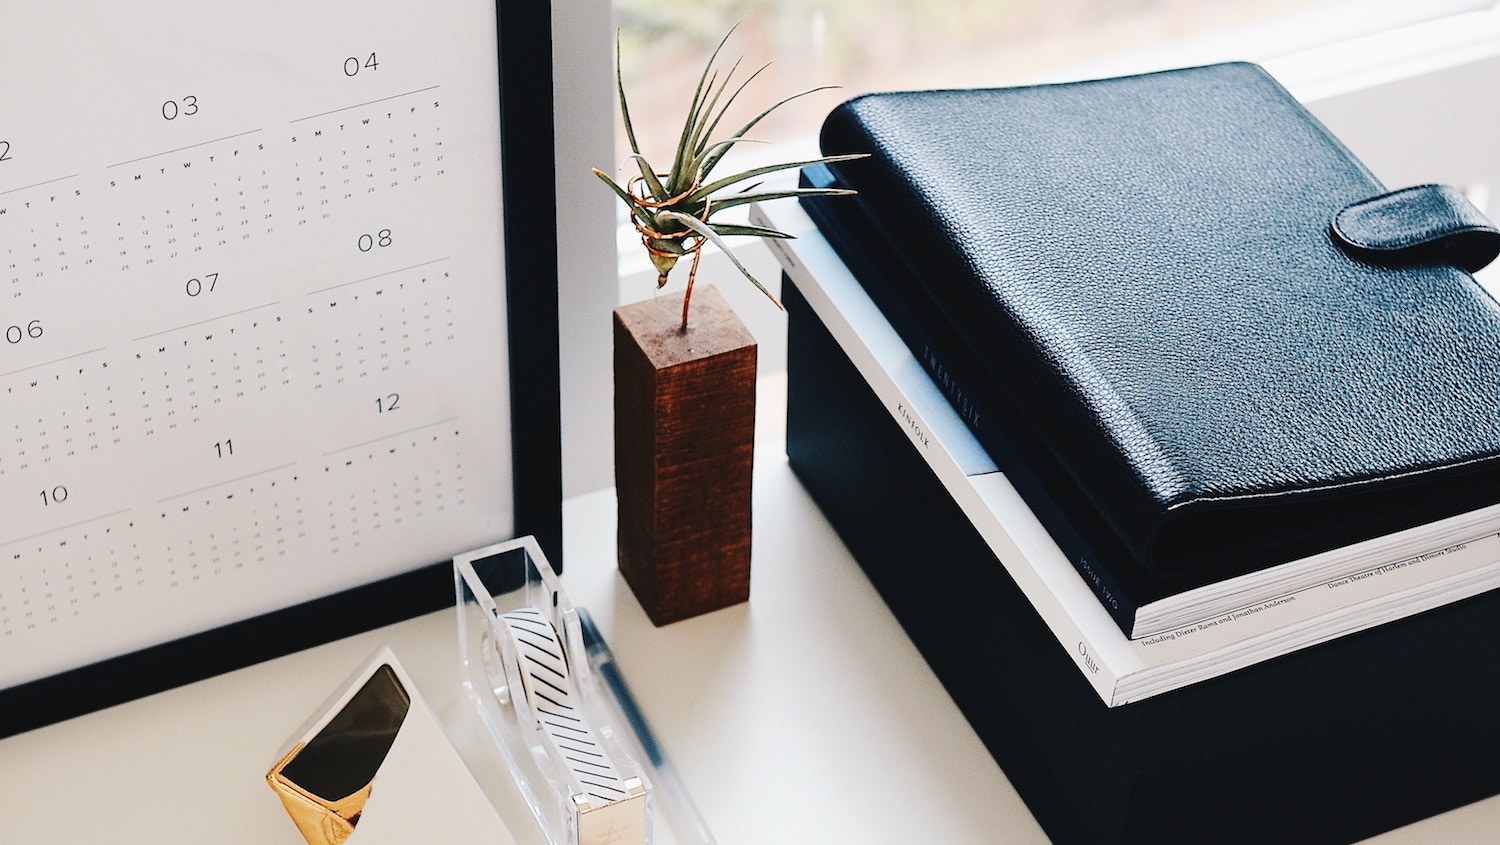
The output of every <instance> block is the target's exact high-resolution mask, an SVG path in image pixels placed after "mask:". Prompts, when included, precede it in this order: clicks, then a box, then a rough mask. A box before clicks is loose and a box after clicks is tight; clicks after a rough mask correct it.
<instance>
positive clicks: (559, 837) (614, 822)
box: [453, 537, 714, 845]
mask: <svg viewBox="0 0 1500 845" xmlns="http://www.w3.org/2000/svg"><path fill="white" fill-rule="evenodd" d="M453 566H454V575H455V579H456V581H457V587H458V628H459V630H458V634H459V648H460V660H461V662H462V667H461V669H462V674H463V683H464V686H465V688H466V690H467V692H468V694H469V697H470V699H471V700H472V701H473V702H474V704H475V706H476V707H477V708H478V711H479V715H480V719H481V721H482V722H483V724H484V726H485V729H486V730H487V731H488V733H489V737H490V739H491V740H493V743H494V745H495V746H497V747H498V748H499V750H500V752H501V756H502V757H503V759H504V760H505V764H506V766H507V767H508V768H509V769H510V773H511V775H512V776H513V777H514V779H515V782H516V785H517V787H518V788H519V790H520V792H521V795H522V797H523V798H524V799H525V801H526V803H527V804H528V805H529V806H530V808H531V811H532V814H533V815H535V817H536V820H537V822H538V823H539V824H540V826H541V828H542V832H543V833H544V834H545V835H546V838H547V841H548V842H549V843H551V845H605V843H610V845H649V843H651V842H652V840H653V830H655V829H658V827H657V825H656V822H658V821H665V822H666V823H667V824H666V826H665V829H664V831H663V832H667V833H668V837H667V840H668V841H673V840H675V841H676V842H680V843H693V845H699V844H700V843H701V844H702V845H713V842H714V838H713V836H712V834H710V833H709V832H708V828H707V826H706V825H705V824H704V823H703V820H702V817H701V816H699V815H698V812H697V808H696V807H695V806H694V805H693V803H692V800H691V799H690V798H689V797H688V795H687V791H686V789H685V788H683V786H682V783H681V781H680V780H679V779H678V777H677V774H676V772H675V770H674V769H673V768H672V767H671V764H670V762H669V761H668V760H667V759H666V757H665V755H664V754H663V753H662V751H661V747H660V745H659V744H658V743H657V742H656V740H655V738H654V737H653V736H652V734H651V731H650V729H649V727H648V726H647V725H646V723H645V719H644V718H643V717H642V716H641V714H640V711H639V709H638V708H637V707H636V705H635V702H634V700H633V699H632V698H631V696H630V693H629V690H628V689H627V688H626V687H625V685H624V682H623V679H622V678H621V677H620V676H619V672H618V669H617V668H616V667H615V666H614V662H613V659H612V656H611V655H610V653H609V649H608V647H607V646H606V645H605V644H604V641H603V639H602V637H600V636H599V633H598V630H597V629H596V628H594V627H593V625H592V623H591V621H590V620H589V619H588V616H587V614H585V613H583V612H582V611H579V610H577V609H575V608H574V607H573V605H572V603H571V602H570V601H568V597H567V596H566V595H565V594H564V593H563V591H562V587H561V585H560V584H559V583H558V579H557V576H556V574H555V573H554V572H553V571H552V567H551V565H550V564H549V563H548V562H547V560H546V558H545V557H544V556H543V554H542V552H541V549H540V548H539V547H538V546H537V544H536V542H535V540H533V539H532V538H531V537H523V538H521V539H519V540H514V541H510V542H506V543H500V544H497V545H494V546H489V547H486V548H483V549H478V550H475V551H473V552H469V553H467V554H463V555H459V556H457V557H455V558H454V560H453ZM663 799H664V800H663ZM657 841H658V842H661V841H662V840H661V839H660V838H658V839H657Z"/></svg>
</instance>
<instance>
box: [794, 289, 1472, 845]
mask: <svg viewBox="0 0 1500 845" xmlns="http://www.w3.org/2000/svg"><path fill="white" fill-rule="evenodd" d="M783 300H784V302H785V305H786V308H787V313H788V319H789V328H788V342H787V344H788V352H787V356H788V361H787V370H788V388H787V390H788V395H787V455H788V457H789V459H790V462H791V466H792V468H793V470H794V471H795V472H796V473H797V475H798V476H799V477H800V478H801V480H802V482H803V484H804V485H805V486H806V487H807V489H808V491H809V492H810V493H811V494H812V496H813V498H814V499H815V500H816V501H817V502H818V504H819V506H820V507H821V508H822V510H823V512H824V514H825V515H826V516H827V518H828V520H829V522H830V523H831V524H832V525H833V526H834V528H835V529H836V530H837V531H838V532H839V534H840V536H841V537H842V538H843V540H844V542H845V543H846V544H847V545H848V547H849V548H850V550H851V551H852V552H853V554H854V556H855V558H856V559H857V560H858V561H859V563H860V565H861V566H862V567H863V568H864V570H865V571H866V573H867V574H868V575H869V577H870V580H871V581H872V583H873V584H874V585H875V586H876V588H877V589H878V590H879V591H880V593H881V595H882V596H883V597H884V598H885V600H886V603H887V604H888V605H889V606H890V608H891V610H892V611H893V612H894V613H895V615H896V617H897V618H898V619H899V620H900V621H901V624H902V625H903V626H904V627H905V629H906V631H907V633H908V635H909V636H911V638H912V640H913V641H914V642H915V643H916V645H917V646H918V648H919V649H920V650H921V651H922V653H923V655H924V656H925V658H926V659H927V661H928V663H929V664H930V665H931V667H932V669H933V671H934V672H935V673H936V674H937V676H938V678H939V679H940V680H941V681H942V682H943V684H944V685H945V687H946V688H947V690H948V692H949V694H951V695H952V696H953V698H954V700H955V702H956V703H957V704H958V706H959V708H960V709H961V710H962V711H963V713H964V714H965V716H966V717H967V718H968V720H969V722H970V724H971V725H973V727H974V729H975V731H976V732H977V733H978V734H979V736H980V738H981V739H982V740H983V742H984V743H985V745H986V747H987V748H988V749H989V751H990V753H991V754H992V755H994V757H995V759H996V760H997V761H998V762H999V764H1000V766H1001V767H1002V768H1003V769H1004V771H1005V773H1006V775H1007V776H1008V777H1009V778H1010V781H1011V783H1012V784H1014V785H1015V787H1016V790H1017V792H1019V793H1020V795H1021V797H1022V799H1023V800H1025V802H1026V804H1027V806H1028V807H1029V808H1030V809H1031V811H1032V813H1033V814H1034V815H1035V816H1036V818H1037V820H1038V821H1039V822H1040V824H1041V825H1042V827H1043V829H1045V830H1046V831H1047V834H1048V835H1049V836H1050V837H1052V839H1053V840H1054V841H1056V842H1059V843H1068V842H1080V843H1104V842H1140V843H1145V842H1151V843H1165V842H1193V843H1205V842H1247V843H1249V842H1255V843H1260V842H1271V841H1274V842H1280V843H1293V842H1309V843H1313V842H1316V843H1329V842H1350V841H1356V840H1359V839H1363V838H1366V837H1369V836H1373V835H1375V834H1377V833H1380V832H1383V831H1386V830H1390V829H1392V828H1395V827H1398V826H1401V825H1403V824H1407V823H1410V822H1413V821H1417V820H1419V819H1422V818H1425V817H1427V816H1429V815H1433V814H1436V813H1439V812H1442V811H1445V810H1448V809H1452V808H1454V807H1458V806H1461V805H1463V804H1466V803H1469V802H1472V801H1475V800H1478V799H1480V798H1484V797H1486V796H1489V795H1492V794H1495V793H1497V792H1500V765H1496V763H1495V761H1496V760H1497V759H1500V726H1497V724H1496V720H1495V714H1496V713H1497V712H1500V663H1497V661H1496V660H1495V658H1494V656H1493V654H1492V653H1491V651H1490V649H1491V645H1492V644H1493V643H1495V642H1496V640H1497V637H1500V593H1497V592H1492V593H1487V594H1484V595H1480V596H1477V597H1475V598H1472V599H1467V600H1464V601H1462V602H1458V603H1455V604H1451V605H1447V606H1445V607H1442V608H1440V609H1438V610H1434V611H1429V612H1426V613H1423V614H1419V615H1416V616H1412V617H1408V618H1406V619H1403V620H1400V621H1397V622H1392V623H1388V624H1385V625H1382V626H1379V627H1376V628H1373V629H1371V630H1368V631H1364V632H1362V633H1358V634H1352V635H1349V636H1346V637H1342V638H1340V639H1337V640H1334V641H1332V642H1329V643H1325V644H1323V645H1320V646H1315V647H1312V648H1307V649H1303V650H1301V651H1297V652H1294V653H1292V654H1289V655H1285V656H1282V657H1278V658H1275V659H1273V660H1270V661H1267V662H1265V663H1262V664H1259V665H1256V666H1254V667H1251V668H1249V669H1244V670H1240V671H1237V672H1233V673H1230V674H1228V675H1224V676H1221V677H1219V678H1216V679H1213V680H1209V681H1204V682H1201V683H1198V684H1195V685H1192V686H1189V687H1186V688H1183V689H1179V690H1176V691H1173V692H1168V693H1165V694H1162V695H1159V696H1156V697H1153V698H1149V699H1146V700H1143V701H1139V702H1135V703H1132V704H1129V705H1125V706H1123V707H1117V708H1109V707H1106V706H1105V705H1104V703H1103V702H1102V701H1101V700H1100V698H1099V696H1098V695H1097V694H1096V693H1095V692H1094V690H1093V689H1092V688H1091V687H1090V685H1089V684H1088V683H1087V682H1086V681H1085V680H1084V678H1083V677H1082V675H1081V674H1080V672H1079V670H1078V668H1077V667H1076V666H1075V663H1074V661H1073V659H1072V658H1071V657H1070V656H1069V655H1067V654H1066V653H1065V652H1064V650H1063V648H1062V646H1061V645H1059V643H1058V640H1057V638H1056V637H1055V636H1054V635H1053V634H1052V632H1051V631H1050V630H1049V629H1048V627H1047V626H1046V624H1045V623H1044V622H1043V621H1042V619H1041V617H1040V616H1038V614H1037V613H1036V611H1035V610H1034V609H1033V608H1032V606H1031V605H1030V603H1029V602H1028V601H1027V599H1026V597H1025V596H1024V595H1023V594H1022V592H1021V591H1020V589H1019V588H1018V587H1017V586H1016V585H1015V583H1014V581H1012V579H1011V577H1010V575H1009V574H1008V573H1007V572H1006V571H1005V568H1004V567H1003V566H1002V565H1001V564H1000V562H999V561H998V560H997V559H996V558H995V556H994V553H993V552H992V550H991V549H990V547H989V546H988V545H987V544H986V543H985V542H984V540H983V539H982V538H981V536H980V535H979V533H978V531H977V530H976V529H975V528H974V526H973V525H972V524H971V523H970V522H969V521H968V519H967V518H966V517H965V516H964V514H963V512H962V511H961V509H960V508H959V506H958V505H957V504H956V503H955V502H954V500H953V499H952V497H951V496H950V495H949V493H948V491H947V490H946V489H945V488H944V487H943V485H942V484H941V483H940V482H939V480H938V479H937V478H936V477H935V476H934V475H933V474H932V472H931V471H930V470H929V469H928V467H927V465H926V463H925V462H924V460H923V459H922V458H921V457H920V456H919V455H918V454H917V453H916V451H915V449H914V448H913V447H912V445H911V444H910V441H909V440H908V438H907V436H906V434H905V433H903V431H902V430H901V429H900V427H899V425H898V424H897V423H896V421H895V420H894V419H893V418H892V417H891V415H890V413H889V412H888V410H887V409H886V408H885V407H884V405H883V404H882V403H881V401H880V400H879V399H878V398H877V397H876V395H875V393H874V392H873V391H872V390H871V388H870V387H869V385H868V384H866V383H865V382H864V380H863V379H862V378H861V376H860V375H859V373H858V371H857V370H856V368H855V366H854V365H853V364H852V363H851V361H850V360H849V358H848V356H847V355H845V354H844V352H843V350H842V349H841V348H840V347H839V345H838V343H837V342H836V341H835V340H834V338H833V337H832V336H831V335H830V334H829V333H828V331H827V330H826V329H825V328H824V326H823V325H822V323H821V322H820V321H819V319H818V317H817V315H816V314H815V313H814V312H813V311H812V309H811V307H810V306H809V305H808V303H807V301H806V300H805V299H804V298H803V296H802V295H801V293H800V292H799V291H798V290H797V288H796V285H795V284H794V282H793V281H792V280H791V279H790V278H788V277H786V276H783Z"/></svg>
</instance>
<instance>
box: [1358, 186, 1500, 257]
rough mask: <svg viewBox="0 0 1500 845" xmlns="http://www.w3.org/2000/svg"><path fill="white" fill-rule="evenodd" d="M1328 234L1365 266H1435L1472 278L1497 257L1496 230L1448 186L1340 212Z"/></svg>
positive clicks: (1384, 197) (1395, 194)
mask: <svg viewBox="0 0 1500 845" xmlns="http://www.w3.org/2000/svg"><path fill="white" fill-rule="evenodd" d="M1333 233H1334V235H1335V236H1336V237H1337V240H1338V241H1339V242H1340V243H1341V244H1342V245H1343V246H1344V247H1345V248H1346V249H1348V250H1349V251H1351V252H1352V253H1354V254H1355V255H1357V256H1358V257H1360V258H1364V259H1367V260H1376V261H1392V260H1413V261H1433V260H1437V261H1445V262H1447V263H1451V264H1455V265H1457V266H1459V267H1462V268H1463V269H1465V270H1467V271H1469V272H1470V273H1473V272H1475V271H1477V270H1479V269H1481V268H1483V267H1484V266H1485V265H1487V264H1489V263H1490V262H1491V261H1493V260H1494V259H1495V257H1496V256H1497V255H1500V229H1497V228H1496V227H1495V224H1493V223H1491V222H1490V221H1489V219H1488V218H1487V217H1485V216H1484V212H1482V211H1480V210H1479V209H1478V208H1476V207H1475V206H1474V204H1473V203H1472V202H1470V201H1469V198H1468V197H1466V196H1464V194H1463V192H1462V191H1460V190H1458V189H1457V188H1454V187H1452V186H1450V185H1417V186H1415V187H1411V188H1402V189H1401V190H1399V191H1392V192H1390V193H1388V194H1381V195H1380V196H1377V197H1371V198H1370V199H1366V200H1360V201H1359V202H1356V203H1353V204H1351V205H1348V206H1345V207H1344V208H1343V209H1341V210H1340V211H1339V213H1338V214H1337V215H1335V216H1334V218H1333Z"/></svg>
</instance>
